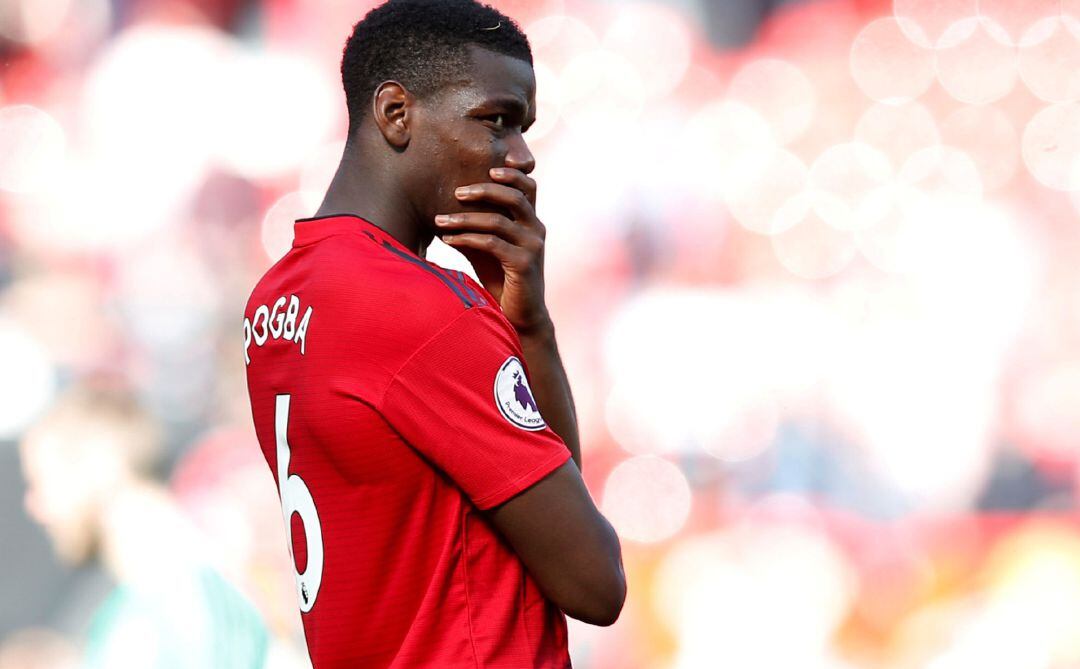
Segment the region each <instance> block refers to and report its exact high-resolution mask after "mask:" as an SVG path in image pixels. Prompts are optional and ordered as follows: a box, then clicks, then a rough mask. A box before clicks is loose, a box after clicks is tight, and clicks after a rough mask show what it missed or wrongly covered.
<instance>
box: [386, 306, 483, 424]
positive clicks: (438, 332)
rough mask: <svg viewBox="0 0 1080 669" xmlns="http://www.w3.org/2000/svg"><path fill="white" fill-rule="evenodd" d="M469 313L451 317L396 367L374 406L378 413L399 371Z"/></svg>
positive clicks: (469, 311)
mask: <svg viewBox="0 0 1080 669" xmlns="http://www.w3.org/2000/svg"><path fill="white" fill-rule="evenodd" d="M471 312H472V309H466V310H465V311H462V312H461V313H460V314H458V315H457V316H454V317H453V318H452V319H451V320H450V322H449V323H447V324H446V325H444V326H442V327H441V328H439V329H438V330H437V331H436V332H435V333H434V334H432V335H431V336H430V337H428V338H427V339H425V340H424V343H422V344H420V345H419V346H417V347H416V350H414V351H413V352H412V353H410V354H409V357H408V358H405V362H403V363H401V366H399V367H398V368H397V369H396V370H395V371H394V373H393V374H391V375H390V380H389V381H388V382H387V384H386V387H385V388H383V391H382V393H381V394H380V395H379V401H378V404H376V406H375V408H376V409H378V410H379V413H382V408H381V407H382V405H383V402H384V401H385V400H386V394H387V393H388V392H390V388H391V387H393V385H394V383H395V382H396V381H397V380H398V374H401V370H403V369H405V368H406V367H408V365H409V363H410V362H412V359H413V358H415V357H416V356H417V355H418V354H419V353H420V352H421V351H423V350H424V349H425V348H427V345H428V344H430V343H431V342H433V341H434V340H435V339H437V338H438V337H439V336H440V335H442V333H443V332H446V330H447V329H448V328H449V327H450V326H451V325H453V324H454V323H457V322H458V320H460V319H461V318H462V317H463V316H466V315H468V314H469V313H471Z"/></svg>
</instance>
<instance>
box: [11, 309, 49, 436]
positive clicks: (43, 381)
mask: <svg viewBox="0 0 1080 669" xmlns="http://www.w3.org/2000/svg"><path fill="white" fill-rule="evenodd" d="M0 369H2V370H4V373H3V374H0V407H3V411H0V439H11V438H14V437H16V436H17V435H18V434H19V433H20V432H22V430H23V429H24V428H25V427H26V426H27V425H29V424H30V422H31V421H33V420H34V419H35V418H36V417H37V416H38V414H39V413H40V412H41V411H42V410H44V409H45V407H46V406H47V405H48V403H49V401H50V400H51V399H52V397H53V395H54V394H55V393H56V375H55V373H54V370H53V367H52V364H51V363H50V362H49V357H48V353H47V352H46V351H45V348H44V347H43V346H42V345H41V344H40V343H38V341H37V340H35V339H34V338H32V337H31V336H30V335H29V334H28V333H27V332H25V331H24V330H23V329H22V328H21V327H19V326H17V325H16V324H14V323H12V322H11V321H8V320H0Z"/></svg>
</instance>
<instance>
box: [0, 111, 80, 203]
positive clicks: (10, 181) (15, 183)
mask: <svg viewBox="0 0 1080 669" xmlns="http://www.w3.org/2000/svg"><path fill="white" fill-rule="evenodd" d="M65 145H66V141H65V135H64V129H63V128H61V127H60V124H59V123H57V122H56V120H55V119H54V118H53V117H52V116H49V114H48V113H47V112H45V111H43V110H41V109H38V108H37V107H33V106H30V105H12V106H10V107H3V108H0V188H2V189H3V190H6V191H10V192H14V193H26V192H33V191H37V190H39V189H41V188H42V186H43V185H45V184H46V183H47V182H48V180H49V179H50V178H53V177H54V175H55V173H56V172H57V171H58V170H59V169H61V164H62V161H63V160H64V149H65Z"/></svg>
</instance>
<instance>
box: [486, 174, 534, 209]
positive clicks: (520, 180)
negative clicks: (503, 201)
mask: <svg viewBox="0 0 1080 669" xmlns="http://www.w3.org/2000/svg"><path fill="white" fill-rule="evenodd" d="M488 173H489V174H490V175H491V178H492V179H493V180H495V181H496V182H497V183H502V184H506V185H507V186H510V187H511V188H516V189H518V190H519V191H521V192H522V193H524V194H525V199H526V200H528V201H529V204H531V205H532V206H534V207H535V206H536V180H535V179H533V178H532V177H530V176H529V175H527V174H525V173H524V172H522V171H521V170H516V169H514V168H512V167H493V168H491V169H490V170H488Z"/></svg>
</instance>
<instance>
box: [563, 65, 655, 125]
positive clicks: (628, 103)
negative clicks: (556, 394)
mask: <svg viewBox="0 0 1080 669" xmlns="http://www.w3.org/2000/svg"><path fill="white" fill-rule="evenodd" d="M559 91H560V93H561V94H562V104H563V106H562V118H563V120H565V121H566V123H567V124H568V125H571V126H575V127H578V128H580V129H589V128H593V127H596V126H600V125H604V124H605V123H607V122H608V121H609V120H610V117H611V110H612V109H618V110H619V116H620V118H621V119H623V120H625V119H633V118H635V117H636V116H637V115H638V113H639V112H640V111H641V108H642V106H643V105H644V102H645V98H644V93H645V92H644V89H643V88H642V83H641V75H640V74H639V73H638V71H637V70H636V69H635V68H634V67H633V66H632V65H631V64H630V63H629V62H627V60H626V59H624V58H622V57H621V56H619V55H618V54H615V53H613V52H611V51H605V50H597V51H592V52H589V53H585V54H582V55H581V56H579V57H577V58H575V59H574V60H572V61H570V62H569V63H568V64H567V65H566V67H565V68H563V71H562V76H561V77H560V78H559Z"/></svg>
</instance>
